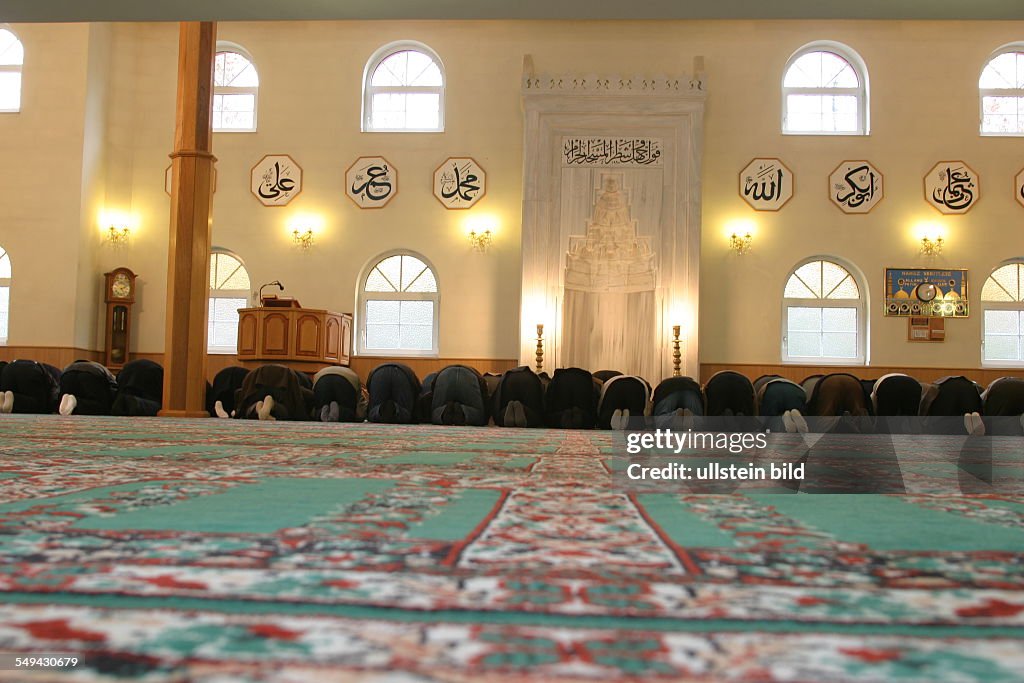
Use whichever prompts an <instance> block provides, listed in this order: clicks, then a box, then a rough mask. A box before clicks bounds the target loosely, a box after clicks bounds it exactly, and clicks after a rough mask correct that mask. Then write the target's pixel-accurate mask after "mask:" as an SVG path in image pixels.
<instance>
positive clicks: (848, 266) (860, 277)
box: [779, 254, 870, 366]
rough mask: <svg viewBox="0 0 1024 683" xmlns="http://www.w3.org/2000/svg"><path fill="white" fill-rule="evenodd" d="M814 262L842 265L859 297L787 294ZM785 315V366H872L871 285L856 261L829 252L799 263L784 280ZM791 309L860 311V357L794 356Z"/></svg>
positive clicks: (782, 327)
mask: <svg viewBox="0 0 1024 683" xmlns="http://www.w3.org/2000/svg"><path fill="white" fill-rule="evenodd" d="M814 261H828V262H830V263H834V264H835V265H837V266H839V267H841V268H842V269H843V270H845V271H846V272H847V273H849V274H850V277H852V278H853V281H854V283H855V284H856V285H857V290H858V291H859V292H860V296H859V297H858V298H857V299H824V298H819V299H805V298H789V297H786V295H785V292H786V285H788V284H789V280H790V279H791V278H792V277H793V276H794V275H795V274H796V272H797V271H798V270H800V269H801V268H803V267H804V266H805V265H807V264H808V263H813V262H814ZM782 292H783V295H782V315H781V318H780V321H781V324H780V329H779V339H780V342H781V343H780V353H781V358H782V363H783V365H864V366H866V365H868V364H869V359H870V337H869V336H868V335H869V331H870V325H869V320H868V300H869V298H868V297H869V294H868V288H867V282H866V280H865V278H864V274H863V273H861V272H860V269H859V268H857V267H856V266H854V265H853V264H852V263H850V262H848V261H846V260H844V259H841V258H838V257H835V256H828V255H821V254H819V255H816V256H810V257H808V258H805V259H803V260H801V261H799V262H797V263H796V264H795V265H794V266H793V267H792V268H790V269H789V270H788V271H787V272H786V277H785V279H784V280H783V281H782ZM790 308H855V309H856V310H857V356H856V357H854V358H840V357H835V356H791V355H789V309H790Z"/></svg>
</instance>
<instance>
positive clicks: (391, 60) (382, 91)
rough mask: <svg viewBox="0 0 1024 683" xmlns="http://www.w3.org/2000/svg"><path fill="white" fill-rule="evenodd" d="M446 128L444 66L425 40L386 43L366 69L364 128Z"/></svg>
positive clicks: (368, 129)
mask: <svg viewBox="0 0 1024 683" xmlns="http://www.w3.org/2000/svg"><path fill="white" fill-rule="evenodd" d="M443 130H444V68H443V67H442V65H441V60H440V58H438V56H437V55H436V54H435V53H434V51H433V50H431V49H430V48H429V47H427V46H426V45H423V44H422V43H413V42H401V43H392V44H390V45H385V46H384V47H382V48H381V49H380V50H377V52H376V53H375V54H374V55H373V57H371V58H370V61H369V62H367V64H366V69H365V71H364V72H363V131H412V132H441V131H443Z"/></svg>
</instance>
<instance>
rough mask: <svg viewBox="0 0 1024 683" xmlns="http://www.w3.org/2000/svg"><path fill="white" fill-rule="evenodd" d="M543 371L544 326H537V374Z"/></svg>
mask: <svg viewBox="0 0 1024 683" xmlns="http://www.w3.org/2000/svg"><path fill="white" fill-rule="evenodd" d="M543 370H544V325H543V323H539V324H538V325H537V374H538V375H539V374H540V373H541V372H542V371H543Z"/></svg>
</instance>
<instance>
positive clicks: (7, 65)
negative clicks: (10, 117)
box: [0, 27, 25, 112]
mask: <svg viewBox="0 0 1024 683" xmlns="http://www.w3.org/2000/svg"><path fill="white" fill-rule="evenodd" d="M24 62H25V48H24V47H22V45H21V41H20V40H18V37H17V36H16V35H14V33H13V32H12V31H11V30H10V29H9V28H4V27H0V112H13V111H21V66H22V64H24Z"/></svg>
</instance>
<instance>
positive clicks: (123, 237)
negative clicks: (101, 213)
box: [105, 225, 132, 247]
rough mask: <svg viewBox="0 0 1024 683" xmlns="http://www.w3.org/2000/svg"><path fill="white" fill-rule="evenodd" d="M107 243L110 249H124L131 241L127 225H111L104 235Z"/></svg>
mask: <svg viewBox="0 0 1024 683" xmlns="http://www.w3.org/2000/svg"><path fill="white" fill-rule="evenodd" d="M105 235H106V240H107V243H108V244H109V245H110V246H112V247H125V246H128V242H129V241H130V240H131V236H132V230H131V228H129V227H128V226H127V225H121V226H120V227H119V226H117V225H111V226H110V227H108V228H107V232H106V233H105Z"/></svg>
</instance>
